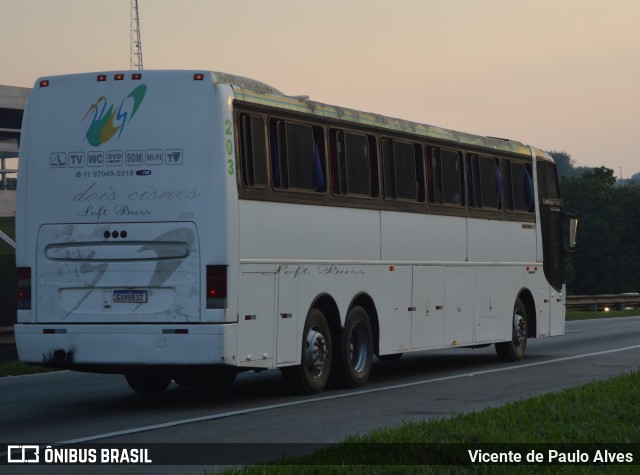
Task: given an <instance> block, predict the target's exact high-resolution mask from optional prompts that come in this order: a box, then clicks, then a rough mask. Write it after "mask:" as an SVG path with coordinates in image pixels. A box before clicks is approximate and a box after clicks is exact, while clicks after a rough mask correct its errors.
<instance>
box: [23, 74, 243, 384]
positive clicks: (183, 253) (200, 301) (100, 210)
mask: <svg viewBox="0 0 640 475" xmlns="http://www.w3.org/2000/svg"><path fill="white" fill-rule="evenodd" d="M213 82H214V77H213V76H212V74H211V73H206V74H196V73H194V72H188V71H149V72H147V71H142V72H131V71H127V72H122V73H108V74H98V73H94V74H78V75H69V76H59V77H50V78H44V79H41V80H39V81H38V82H36V84H35V87H34V89H33V91H32V93H31V96H30V98H29V100H28V104H27V108H26V111H25V117H24V123H23V129H22V130H23V136H22V144H21V160H20V169H19V180H18V182H19V184H18V198H17V200H18V202H17V213H16V215H17V219H16V235H17V243H18V248H17V252H16V264H17V267H18V286H19V292H18V293H19V304H18V305H19V311H18V324H17V325H16V327H15V334H16V344H17V348H18V354H19V357H20V359H21V360H22V361H24V362H28V363H38V364H45V365H52V366H59V367H67V368H71V369H80V370H88V371H105V372H116V373H128V372H131V371H140V370H141V369H148V368H149V367H154V368H165V369H166V368H175V367H180V366H181V365H218V364H223V363H224V361H225V354H224V352H225V350H224V348H225V347H228V344H227V343H226V342H228V341H230V342H235V335H234V332H235V326H234V325H233V324H232V323H230V321H231V320H232V318H231V317H230V315H229V314H228V311H227V302H228V299H230V298H232V295H227V281H228V279H229V278H231V277H230V276H229V273H230V271H229V257H228V256H229V255H230V252H231V251H230V246H232V245H233V244H230V242H233V239H230V236H229V233H230V232H231V233H232V231H229V229H228V227H227V226H226V225H225V223H226V222H227V213H228V212H229V207H233V206H234V205H233V203H237V198H236V199H235V200H234V199H233V197H234V196H233V193H235V191H234V190H235V177H234V176H230V174H229V173H227V169H228V164H227V160H226V159H227V157H226V155H227V151H226V147H225V144H226V141H227V140H228V139H229V137H226V135H227V134H228V133H229V131H230V124H231V122H228V123H227V124H225V117H228V119H227V120H229V121H230V120H231V101H230V100H229V94H230V88H229V87H228V86H225V85H222V86H219V87H216V86H214V85H213ZM229 183H231V184H233V186H228V184H229ZM230 203H231V204H230ZM228 361H230V358H228V359H227V362H228Z"/></svg>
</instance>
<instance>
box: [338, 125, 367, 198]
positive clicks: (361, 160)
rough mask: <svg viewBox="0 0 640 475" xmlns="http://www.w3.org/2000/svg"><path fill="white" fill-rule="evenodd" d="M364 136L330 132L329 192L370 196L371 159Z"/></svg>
mask: <svg viewBox="0 0 640 475" xmlns="http://www.w3.org/2000/svg"><path fill="white" fill-rule="evenodd" d="M369 141H370V140H369V138H368V137H367V136H366V135H361V134H354V133H350V132H344V131H342V130H334V131H331V140H330V144H331V145H330V148H331V153H330V157H331V171H332V184H331V191H333V193H334V194H341V195H347V194H348V195H363V196H372V186H371V181H372V173H371V170H372V159H371V156H370V152H369V149H370V145H369Z"/></svg>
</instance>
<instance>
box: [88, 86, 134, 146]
mask: <svg viewBox="0 0 640 475" xmlns="http://www.w3.org/2000/svg"><path fill="white" fill-rule="evenodd" d="M146 92H147V86H146V85H145V84H141V85H140V86H138V87H136V88H135V89H134V90H133V91H131V92H130V93H129V95H128V96H127V97H125V98H124V99H122V101H121V102H120V105H119V106H117V109H116V106H115V104H111V105H109V108H108V109H107V98H106V97H104V96H100V97H99V98H98V100H97V101H96V102H94V103H93V104H91V106H89V110H88V111H87V113H86V114H85V115H84V117H83V118H82V120H83V121H84V120H85V119H86V118H87V117H89V116H91V115H92V114H93V115H92V118H91V124H89V129H88V130H87V133H86V134H85V136H84V137H85V138H86V139H87V141H88V142H89V143H90V144H91V145H93V146H94V147H97V146H99V145H102V144H103V143H107V142H108V141H109V140H111V139H112V138H113V137H114V136H115V135H116V134H118V138H120V136H121V135H122V132H123V131H124V129H125V127H126V126H127V125H128V124H129V123H130V122H131V120H132V119H133V117H134V116H135V115H136V112H138V109H139V108H140V104H142V100H143V99H144V95H145V94H146Z"/></svg>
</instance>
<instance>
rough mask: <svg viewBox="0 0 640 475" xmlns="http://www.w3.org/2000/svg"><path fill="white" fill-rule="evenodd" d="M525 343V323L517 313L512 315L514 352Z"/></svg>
mask: <svg viewBox="0 0 640 475" xmlns="http://www.w3.org/2000/svg"><path fill="white" fill-rule="evenodd" d="M526 341H527V321H526V319H525V317H524V316H523V315H520V313H519V312H518V311H516V312H515V313H514V314H513V346H514V347H515V349H516V350H519V349H520V348H522V346H523V345H524V344H525V342H526Z"/></svg>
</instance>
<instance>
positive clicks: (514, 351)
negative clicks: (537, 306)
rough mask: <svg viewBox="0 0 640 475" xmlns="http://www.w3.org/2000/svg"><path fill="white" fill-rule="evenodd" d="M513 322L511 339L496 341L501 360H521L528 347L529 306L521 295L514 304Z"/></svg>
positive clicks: (497, 352)
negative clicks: (526, 305)
mask: <svg viewBox="0 0 640 475" xmlns="http://www.w3.org/2000/svg"><path fill="white" fill-rule="evenodd" d="M511 322H512V329H511V335H512V336H511V341H505V342H502V343H496V354H497V355H498V359H499V360H500V361H505V362H511V361H519V360H521V359H522V358H523V357H524V352H525V350H526V349H527V331H528V328H527V307H525V305H524V302H523V301H522V300H521V299H520V297H518V298H517V299H516V303H515V305H514V306H513V318H512V319H511Z"/></svg>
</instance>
